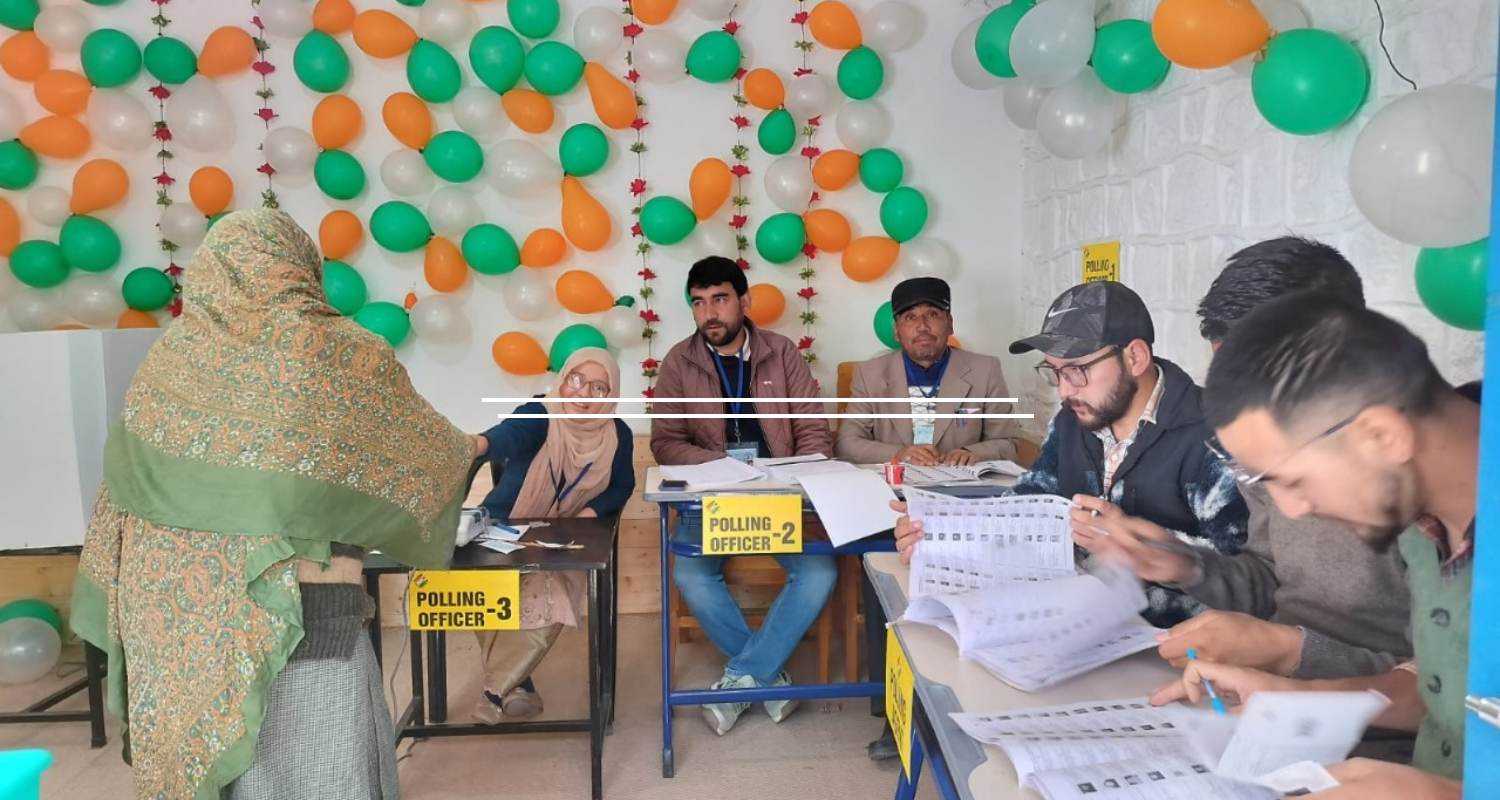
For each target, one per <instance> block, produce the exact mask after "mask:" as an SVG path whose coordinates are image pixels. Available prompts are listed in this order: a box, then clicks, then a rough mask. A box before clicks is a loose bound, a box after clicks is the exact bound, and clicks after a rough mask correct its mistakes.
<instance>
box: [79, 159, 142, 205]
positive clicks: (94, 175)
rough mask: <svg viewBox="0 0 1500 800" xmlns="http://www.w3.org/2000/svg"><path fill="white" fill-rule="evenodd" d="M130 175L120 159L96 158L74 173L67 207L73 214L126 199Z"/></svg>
mask: <svg viewBox="0 0 1500 800" xmlns="http://www.w3.org/2000/svg"><path fill="white" fill-rule="evenodd" d="M129 189H130V176H129V175H127V174H125V168H124V167H122V166H120V163H119V162H118V161H111V160H109V159H107V158H96V159H94V160H92V161H89V162H88V163H86V164H84V165H83V166H81V167H79V168H78V171H77V172H75V173H73V198H72V200H71V201H69V203H68V208H69V209H71V210H72V212H73V213H74V214H92V213H93V212H95V211H98V210H99V209H101V208H109V207H110V206H112V205H114V204H115V203H118V202H120V201H121V200H124V199H125V193H126V192H127V191H128V190H129Z"/></svg>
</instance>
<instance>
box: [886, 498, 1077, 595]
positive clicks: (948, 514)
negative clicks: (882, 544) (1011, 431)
mask: <svg viewBox="0 0 1500 800" xmlns="http://www.w3.org/2000/svg"><path fill="white" fill-rule="evenodd" d="M906 502H907V513H908V514H909V515H910V516H911V518H912V519H913V520H920V521H921V523H922V532H923V540H922V544H921V545H920V546H918V547H917V549H916V552H915V555H913V557H912V562H911V578H910V579H909V584H910V586H911V596H913V597H921V596H926V595H929V594H951V593H954V592H964V591H973V590H976V589H984V588H988V587H991V586H996V585H999V584H1000V583H1003V582H1006V581H1011V580H1043V579H1051V578H1060V577H1066V576H1070V575H1074V574H1076V573H1077V568H1076V567H1075V566H1074V563H1073V539H1072V534H1071V531H1070V530H1069V528H1068V511H1069V509H1070V508H1071V506H1070V504H1069V503H1068V501H1067V500H1065V499H1063V498H1061V497H1057V496H1054V495H1022V496H1011V497H983V498H957V497H949V496H947V495H943V494H938V493H936V492H927V491H923V490H921V489H908V490H907V491H906Z"/></svg>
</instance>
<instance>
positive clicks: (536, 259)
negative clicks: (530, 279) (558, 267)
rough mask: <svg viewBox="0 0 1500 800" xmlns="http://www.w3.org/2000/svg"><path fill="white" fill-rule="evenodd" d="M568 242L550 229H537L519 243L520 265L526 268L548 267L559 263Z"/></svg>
mask: <svg viewBox="0 0 1500 800" xmlns="http://www.w3.org/2000/svg"><path fill="white" fill-rule="evenodd" d="M567 249H568V242H567V240H566V239H564V238H563V235H562V234H561V233H558V232H557V231H556V230H553V229H552V228H537V229H536V230H534V231H532V232H531V233H530V234H528V235H527V236H526V241H525V242H522V243H521V263H522V264H525V265H526V266H528V267H550V266H552V265H553V264H556V263H557V262H559V261H561V260H562V258H563V254H564V253H565V252H566V251H567Z"/></svg>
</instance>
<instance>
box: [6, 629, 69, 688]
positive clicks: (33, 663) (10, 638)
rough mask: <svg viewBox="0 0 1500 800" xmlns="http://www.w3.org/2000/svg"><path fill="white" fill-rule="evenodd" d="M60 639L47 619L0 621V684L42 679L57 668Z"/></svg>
mask: <svg viewBox="0 0 1500 800" xmlns="http://www.w3.org/2000/svg"><path fill="white" fill-rule="evenodd" d="M61 653H62V637H60V636H58V634H57V629H56V628H54V627H52V625H51V624H49V623H48V622H47V621H46V620H40V619H37V618H36V617H17V618H15V619H8V620H6V621H4V622H0V684H11V685H18V684H22V683H31V682H32V681H36V680H41V679H42V678H45V677H47V676H48V675H50V674H51V673H52V670H53V669H55V668H56V667H57V659H58V656H59V655H61Z"/></svg>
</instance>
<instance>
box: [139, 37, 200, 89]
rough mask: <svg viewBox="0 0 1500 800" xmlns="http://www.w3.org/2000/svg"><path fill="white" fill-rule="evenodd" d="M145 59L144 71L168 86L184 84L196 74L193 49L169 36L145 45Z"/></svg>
mask: <svg viewBox="0 0 1500 800" xmlns="http://www.w3.org/2000/svg"><path fill="white" fill-rule="evenodd" d="M145 58H146V71H147V72H149V73H151V77H153V78H155V79H157V80H158V81H161V82H162V83H165V84H167V85H168V86H176V85H177V84H179V83H186V82H187V79H188V78H191V77H193V75H195V74H197V72H198V56H197V55H195V54H194V53H193V48H191V47H188V46H187V43H186V42H184V41H182V40H181V39H176V38H173V37H171V36H158V37H156V38H155V39H152V40H151V41H150V42H149V43H148V44H147V45H146V50H145Z"/></svg>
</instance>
